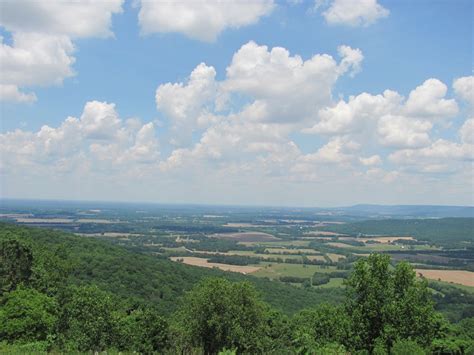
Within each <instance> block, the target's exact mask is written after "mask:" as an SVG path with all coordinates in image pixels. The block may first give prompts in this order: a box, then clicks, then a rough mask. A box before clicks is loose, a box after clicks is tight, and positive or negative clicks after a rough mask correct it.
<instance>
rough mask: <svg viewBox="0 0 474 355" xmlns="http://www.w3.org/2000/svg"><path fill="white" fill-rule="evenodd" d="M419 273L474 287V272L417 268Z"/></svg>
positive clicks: (433, 278)
mask: <svg viewBox="0 0 474 355" xmlns="http://www.w3.org/2000/svg"><path fill="white" fill-rule="evenodd" d="M415 271H416V273H417V274H418V275H422V276H424V277H426V278H427V279H432V280H441V281H446V282H453V283H457V284H461V285H465V286H473V287H474V272H472V271H465V270H425V269H415Z"/></svg>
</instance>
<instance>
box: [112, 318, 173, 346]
mask: <svg viewBox="0 0 474 355" xmlns="http://www.w3.org/2000/svg"><path fill="white" fill-rule="evenodd" d="M117 328H118V339H117V343H118V347H119V349H120V350H125V351H138V352H140V353H145V354H150V353H153V352H159V351H163V349H165V348H166V347H167V345H168V322H167V321H166V320H165V319H164V318H163V317H161V316H160V315H159V314H158V313H157V312H156V311H155V310H153V309H144V310H142V309H138V310H135V311H132V312H130V314H127V315H126V316H124V317H122V318H121V319H120V320H119V322H118V326H117Z"/></svg>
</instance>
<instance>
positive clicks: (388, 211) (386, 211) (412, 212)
mask: <svg viewBox="0 0 474 355" xmlns="http://www.w3.org/2000/svg"><path fill="white" fill-rule="evenodd" d="M335 210H337V211H340V212H343V213H345V214H348V215H363V216H371V217H424V218H430V217H431V218H443V217H474V207H473V206H434V205H392V206H388V205H355V206H350V207H341V208H335Z"/></svg>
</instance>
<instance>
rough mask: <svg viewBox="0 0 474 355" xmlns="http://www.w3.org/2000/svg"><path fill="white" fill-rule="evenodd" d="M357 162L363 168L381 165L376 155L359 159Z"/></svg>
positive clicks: (380, 160)
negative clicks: (363, 166)
mask: <svg viewBox="0 0 474 355" xmlns="http://www.w3.org/2000/svg"><path fill="white" fill-rule="evenodd" d="M359 161H360V162H361V164H362V165H365V166H373V165H380V164H382V159H381V158H380V156H379V155H378V154H375V155H372V156H370V157H367V158H362V157H361V158H359Z"/></svg>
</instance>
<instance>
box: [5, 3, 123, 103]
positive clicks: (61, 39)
mask: <svg viewBox="0 0 474 355" xmlns="http://www.w3.org/2000/svg"><path fill="white" fill-rule="evenodd" d="M122 2H123V1H122V0H110V1H98V2H90V1H24V0H19V1H11V0H6V1H1V2H0V26H2V27H4V28H5V29H6V30H7V31H9V32H11V37H12V44H11V45H9V44H6V43H4V39H3V37H0V62H1V63H2V75H1V77H0V85H2V86H3V89H2V90H1V91H0V99H1V100H3V101H7V100H8V101H13V102H19V103H21V102H33V101H35V100H36V96H35V95H34V93H29V94H24V93H22V92H21V88H24V87H32V86H49V85H61V84H62V83H63V81H64V80H65V79H66V78H69V77H71V76H73V75H75V73H74V70H73V69H72V65H73V64H74V62H75V58H74V57H73V52H74V49H75V48H74V44H73V42H72V38H79V37H80V38H85V37H110V36H111V35H112V31H111V29H110V27H111V18H112V14H114V13H119V12H121V11H122Z"/></svg>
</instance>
